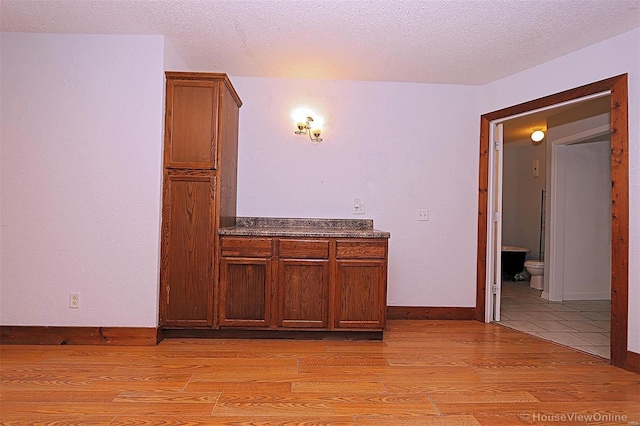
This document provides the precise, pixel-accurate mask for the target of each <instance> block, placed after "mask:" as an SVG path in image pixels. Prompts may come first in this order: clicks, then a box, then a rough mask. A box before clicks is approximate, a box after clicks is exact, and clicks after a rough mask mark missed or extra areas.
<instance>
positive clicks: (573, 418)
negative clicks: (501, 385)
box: [519, 411, 640, 426]
mask: <svg viewBox="0 0 640 426" xmlns="http://www.w3.org/2000/svg"><path fill="white" fill-rule="evenodd" d="M519 417H520V419H521V420H523V421H530V422H534V423H535V422H558V423H561V422H627V424H629V425H630V426H640V421H639V420H640V419H633V420H631V419H629V417H628V416H627V415H626V414H618V413H608V412H595V413H546V412H542V411H538V412H523V413H521V414H520V416H519Z"/></svg>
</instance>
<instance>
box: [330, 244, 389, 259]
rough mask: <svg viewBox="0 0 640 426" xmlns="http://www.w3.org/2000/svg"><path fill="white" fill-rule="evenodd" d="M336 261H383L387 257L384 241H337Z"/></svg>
mask: <svg viewBox="0 0 640 426" xmlns="http://www.w3.org/2000/svg"><path fill="white" fill-rule="evenodd" d="M336 257H337V258H338V259H384V258H386V257H387V241H386V240H382V241H380V240H338V241H337V242H336Z"/></svg>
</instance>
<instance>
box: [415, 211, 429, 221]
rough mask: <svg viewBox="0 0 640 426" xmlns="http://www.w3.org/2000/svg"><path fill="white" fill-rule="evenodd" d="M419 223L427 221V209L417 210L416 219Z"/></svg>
mask: <svg viewBox="0 0 640 426" xmlns="http://www.w3.org/2000/svg"><path fill="white" fill-rule="evenodd" d="M417 219H418V220H419V221H426V220H429V210H427V209H418V217H417Z"/></svg>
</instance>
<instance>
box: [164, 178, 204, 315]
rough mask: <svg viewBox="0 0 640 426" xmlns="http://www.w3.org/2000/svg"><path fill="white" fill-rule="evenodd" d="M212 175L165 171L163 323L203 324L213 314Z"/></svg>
mask: <svg viewBox="0 0 640 426" xmlns="http://www.w3.org/2000/svg"><path fill="white" fill-rule="evenodd" d="M215 188H216V178H215V176H214V174H213V173H211V172H202V171H195V172H194V171H174V170H172V171H167V172H165V176H164V196H163V200H164V201H163V212H162V216H163V221H164V227H163V235H162V240H163V248H164V250H163V256H162V276H161V281H162V284H163V289H162V292H161V294H162V296H163V299H164V300H163V302H164V303H162V304H161V305H160V308H161V310H160V312H161V318H162V319H163V324H164V325H190V326H206V325H208V324H211V322H212V315H213V309H212V308H213V286H212V285H210V283H212V282H213V279H214V265H213V259H214V258H215V253H214V235H215V234H214V223H215V221H214V217H215V211H216V210H215V209H216V196H215V193H216V190H215Z"/></svg>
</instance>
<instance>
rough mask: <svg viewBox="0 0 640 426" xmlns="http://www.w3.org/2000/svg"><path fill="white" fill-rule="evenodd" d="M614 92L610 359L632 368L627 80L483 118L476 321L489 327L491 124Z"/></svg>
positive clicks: (611, 81)
mask: <svg viewBox="0 0 640 426" xmlns="http://www.w3.org/2000/svg"><path fill="white" fill-rule="evenodd" d="M607 91H610V92H611V359H610V362H611V364H612V365H615V366H616V367H621V368H627V333H628V316H629V313H628V304H629V300H628V297H629V296H628V289H629V154H628V147H629V127H628V114H629V111H628V87H627V74H622V75H618V76H615V77H611V78H608V79H606V80H601V81H597V82H595V83H591V84H587V85H585V86H580V87H576V88H574V89H570V90H566V91H564V92H560V93H556V94H553V95H549V96H545V97H543V98H539V99H535V100H533V101H529V102H524V103H521V104H518V105H514V106H510V107H507V108H503V109H501V110H498V111H493V112H490V113H487V114H484V115H482V116H481V117H480V170H479V188H478V260H477V277H476V284H477V286H476V309H475V318H476V320H478V321H482V322H484V315H485V290H486V286H487V283H486V269H487V220H488V199H487V195H488V192H487V191H488V185H489V153H490V150H489V146H490V144H489V125H490V123H491V121H494V120H499V119H502V118H506V117H510V116H512V115H516V114H522V113H526V112H529V111H533V110H536V109H540V108H545V107H549V106H553V105H555V104H559V103H562V102H567V101H571V100H574V99H579V98H582V97H585V96H590V95H594V94H597V93H602V92H607Z"/></svg>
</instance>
